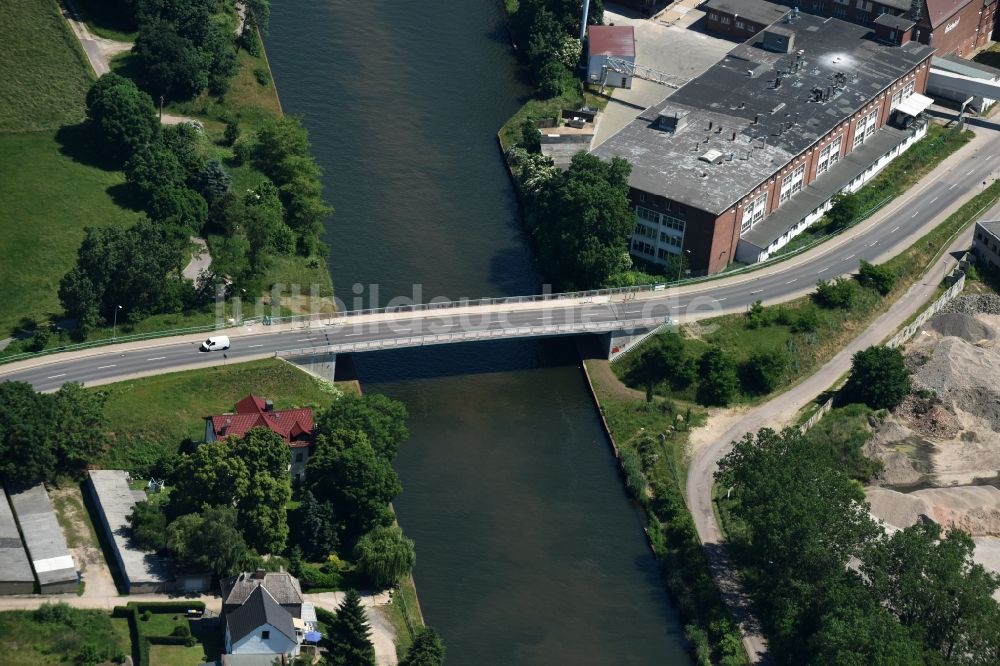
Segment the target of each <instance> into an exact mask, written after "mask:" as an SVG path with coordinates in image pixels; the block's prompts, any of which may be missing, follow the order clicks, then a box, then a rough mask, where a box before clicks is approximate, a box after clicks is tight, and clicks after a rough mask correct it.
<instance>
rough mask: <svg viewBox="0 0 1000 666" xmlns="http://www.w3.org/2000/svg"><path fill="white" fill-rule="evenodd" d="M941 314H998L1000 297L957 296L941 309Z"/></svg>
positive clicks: (994, 295) (999, 311)
mask: <svg viewBox="0 0 1000 666" xmlns="http://www.w3.org/2000/svg"><path fill="white" fill-rule="evenodd" d="M941 312H961V313H963V314H977V313H980V312H982V313H983V314H1000V296H998V295H996V294H969V295H966V296H958V297H957V298H954V299H952V300H951V301H950V302H949V303H947V304H946V305H945V306H944V307H943V308H941Z"/></svg>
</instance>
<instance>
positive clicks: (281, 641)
mask: <svg viewBox="0 0 1000 666" xmlns="http://www.w3.org/2000/svg"><path fill="white" fill-rule="evenodd" d="M224 621H225V632H226V652H227V653H229V654H237V655H243V654H266V655H274V656H275V657H279V656H281V655H285V656H292V657H294V656H296V655H297V654H298V653H299V647H300V643H301V641H302V634H301V632H298V631H296V628H295V622H294V618H292V615H291V613H289V612H288V611H287V610H286V609H285V608H283V607H282V606H281V605H280V604H279V603H278V601H277V600H276V599H275V598H274V597H273V596H271V594H270V592H268V590H267V588H266V587H264V586H263V585H257V586H255V587H254V588H253V591H252V592H250V595H249V596H248V597H247V598H246V599H244V600H243V602H242V603H241V604H239V605H238V606H236V607H235V608H233V610H231V611H230V612H228V613H226V614H225V616H224Z"/></svg>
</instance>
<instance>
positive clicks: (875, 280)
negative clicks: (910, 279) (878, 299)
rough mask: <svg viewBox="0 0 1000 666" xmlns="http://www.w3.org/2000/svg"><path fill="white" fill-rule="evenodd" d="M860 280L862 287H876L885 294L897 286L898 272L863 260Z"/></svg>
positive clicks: (859, 272) (859, 273) (859, 274)
mask: <svg viewBox="0 0 1000 666" xmlns="http://www.w3.org/2000/svg"><path fill="white" fill-rule="evenodd" d="M858 282H859V283H860V284H861V286H862V287H868V288H869V289H874V290H875V291H877V292H878V293H880V294H882V295H883V296H885V295H886V294H888V293H889V292H890V291H892V288H893V287H894V286H896V274H895V273H893V272H892V271H891V270H890V269H888V268H887V267H885V266H876V265H875V264H869V263H868V262H867V261H862V262H861V267H860V268H859V269H858Z"/></svg>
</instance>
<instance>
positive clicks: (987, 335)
mask: <svg viewBox="0 0 1000 666" xmlns="http://www.w3.org/2000/svg"><path fill="white" fill-rule="evenodd" d="M929 328H931V330H934V331H937V332H938V333H939V334H940V335H941V336H942V337H955V338H961V339H963V340H965V341H966V342H971V343H973V344H975V343H978V342H982V341H984V340H993V339H994V338H996V331H994V330H993V329H991V328H990V327H989V326H987V325H986V324H984V323H983V322H981V321H979V320H978V319H976V318H975V316H973V315H971V314H965V313H961V312H947V313H945V314H939V315H937V316H936V317H934V318H933V319H931V320H930V322H929Z"/></svg>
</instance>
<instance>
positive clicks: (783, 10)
mask: <svg viewBox="0 0 1000 666" xmlns="http://www.w3.org/2000/svg"><path fill="white" fill-rule="evenodd" d="M700 9H702V10H703V11H704V10H706V9H714V10H716V11H719V12H724V13H726V14H733V15H734V16H740V17H743V18H747V19H750V20H751V21H753V22H754V23H763V24H764V25H770V24H771V23H774V22H775V21H780V20H781V19H782V17H784V15H785V14H787V13H788V12H790V11H792V10H791V9H789V8H788V7H783V6H781V5H776V4H774V3H773V2H768V1H767V0H706V1H705V2H704V3H703V4H702V5H701V8H700Z"/></svg>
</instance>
